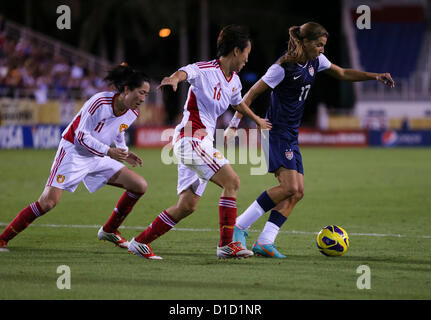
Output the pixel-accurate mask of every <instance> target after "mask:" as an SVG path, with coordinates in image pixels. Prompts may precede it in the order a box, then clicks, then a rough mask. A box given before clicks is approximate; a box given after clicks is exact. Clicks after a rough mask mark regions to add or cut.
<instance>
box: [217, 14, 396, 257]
mask: <svg viewBox="0 0 431 320" xmlns="http://www.w3.org/2000/svg"><path fill="white" fill-rule="evenodd" d="M289 34H290V39H289V44H288V50H287V53H286V54H285V55H284V56H282V57H281V58H280V59H279V60H278V61H277V62H276V63H275V64H273V65H272V66H271V67H270V68H269V69H268V71H267V72H266V74H265V75H264V76H263V77H262V78H261V79H260V80H259V81H258V82H256V83H255V84H254V85H253V87H252V88H251V89H250V90H249V92H247V94H246V95H245V96H244V101H245V104H246V105H248V106H249V105H250V104H251V103H252V102H253V100H254V99H256V97H258V96H259V95H260V94H262V93H263V92H264V91H266V90H267V89H269V88H271V89H272V94H271V106H270V108H269V109H268V112H267V118H268V119H269V121H271V123H272V126H273V127H272V129H271V130H270V131H269V137H268V139H269V150H266V151H267V153H268V160H269V163H268V172H271V173H274V174H275V176H276V178H277V179H278V182H279V185H278V186H276V187H273V188H270V189H268V190H266V191H264V192H263V193H262V194H261V195H260V196H259V197H258V198H257V199H256V201H254V202H253V203H252V204H251V205H250V206H249V207H248V208H247V209H246V211H245V212H244V213H243V214H241V215H240V216H239V217H238V219H237V220H236V225H235V231H234V236H233V239H234V241H239V242H241V243H242V245H243V247H245V248H246V247H247V246H246V237H247V235H248V234H247V229H248V228H249V227H250V226H251V225H252V224H253V223H254V222H255V221H256V220H257V219H259V217H260V216H261V215H263V214H264V213H265V212H267V211H269V210H271V214H270V216H269V218H268V221H267V223H266V224H265V227H264V229H263V231H262V233H261V234H260V235H259V237H258V239H257V241H256V242H255V243H254V244H253V247H252V251H253V252H254V253H255V254H256V255H261V256H265V257H271V258H285V255H283V254H281V253H280V252H279V251H278V250H277V248H276V246H275V245H274V242H275V239H276V237H277V235H278V232H279V230H280V228H281V226H282V225H283V223H284V222H285V221H286V219H287V217H288V216H289V215H290V213H291V212H292V210H293V208H294V207H295V205H296V204H297V203H298V201H300V200H301V199H302V198H303V197H304V170H303V165H302V156H301V153H300V151H299V147H298V129H299V126H300V123H301V119H302V115H303V110H304V101H305V99H306V98H307V94H308V91H309V90H310V87H311V86H312V84H313V82H314V79H315V77H316V74H317V73H318V72H321V71H323V72H326V73H328V74H329V75H330V76H333V77H335V78H337V79H340V80H346V81H365V80H377V81H379V82H382V83H383V84H385V85H388V86H390V87H393V86H394V81H393V80H392V78H391V75H390V74H389V73H380V74H377V73H371V72H364V71H359V70H353V69H344V68H341V67H339V66H337V65H336V64H333V63H331V62H329V60H328V59H327V58H326V57H325V56H324V55H323V52H324V47H325V44H326V41H327V38H328V32H327V31H326V30H325V28H324V27H322V26H321V25H319V24H318V23H315V22H308V23H305V24H303V25H302V26H300V27H299V26H294V27H291V28H290V29H289ZM241 117H242V115H241V114H239V113H238V112H236V113H235V115H234V118H233V121H231V124H230V127H229V128H228V129H227V130H226V132H225V136H227V137H231V136H233V135H234V134H235V132H236V128H237V127H238V123H239V121H240V119H241Z"/></svg>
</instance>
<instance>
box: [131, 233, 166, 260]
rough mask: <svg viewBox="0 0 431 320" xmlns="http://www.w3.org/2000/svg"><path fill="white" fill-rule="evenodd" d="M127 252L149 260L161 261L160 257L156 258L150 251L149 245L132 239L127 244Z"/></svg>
mask: <svg viewBox="0 0 431 320" xmlns="http://www.w3.org/2000/svg"><path fill="white" fill-rule="evenodd" d="M129 252H131V253H133V254H136V255H138V256H140V257H143V258H146V259H151V260H162V259H163V258H162V257H159V256H156V255H155V254H154V253H153V250H151V247H150V245H148V244H145V243H140V242H138V241H136V240H135V238H133V239H132V240H131V241H130V243H129Z"/></svg>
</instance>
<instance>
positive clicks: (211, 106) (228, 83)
mask: <svg viewBox="0 0 431 320" xmlns="http://www.w3.org/2000/svg"><path fill="white" fill-rule="evenodd" d="M179 70H182V71H184V72H186V73H187V81H188V82H189V83H190V88H189V91H188V94H187V100H186V102H185V105H184V116H183V119H182V121H181V123H180V124H179V125H178V126H177V127H176V128H175V135H174V141H175V140H177V139H178V138H179V137H184V136H194V137H198V138H201V139H202V138H203V137H204V136H206V137H207V138H208V139H210V140H211V141H213V140H214V131H215V127H216V123H217V118H218V117H219V116H221V115H222V114H223V113H224V112H225V111H226V110H227V109H228V108H229V105H232V106H237V105H239V104H240V103H241V101H242V96H241V89H242V85H241V81H240V79H239V76H238V75H237V74H236V73H235V72H233V73H232V75H231V76H230V78H226V76H225V74H224V73H223V71H222V70H221V68H220V62H219V60H218V59H215V60H211V61H207V62H196V63H193V64H189V65H187V66H184V67H182V68H180V69H179Z"/></svg>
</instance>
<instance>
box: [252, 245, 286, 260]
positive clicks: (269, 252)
mask: <svg viewBox="0 0 431 320" xmlns="http://www.w3.org/2000/svg"><path fill="white" fill-rule="evenodd" d="M251 250H252V251H253V252H254V254H255V255H257V256H262V257H267V258H278V259H284V258H286V256H285V255H283V254H281V253H280V252H279V251H278V250H277V248H276V247H275V245H274V244H273V243H271V244H260V243H259V242H257V241H256V242H255V243H254V244H253V247H252V248H251Z"/></svg>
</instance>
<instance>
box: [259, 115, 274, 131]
mask: <svg viewBox="0 0 431 320" xmlns="http://www.w3.org/2000/svg"><path fill="white" fill-rule="evenodd" d="M256 125H257V127H258V128H259V129H260V130H271V129H272V124H271V122H269V120H268V119H263V118H259V120H258V121H257V122H256Z"/></svg>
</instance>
